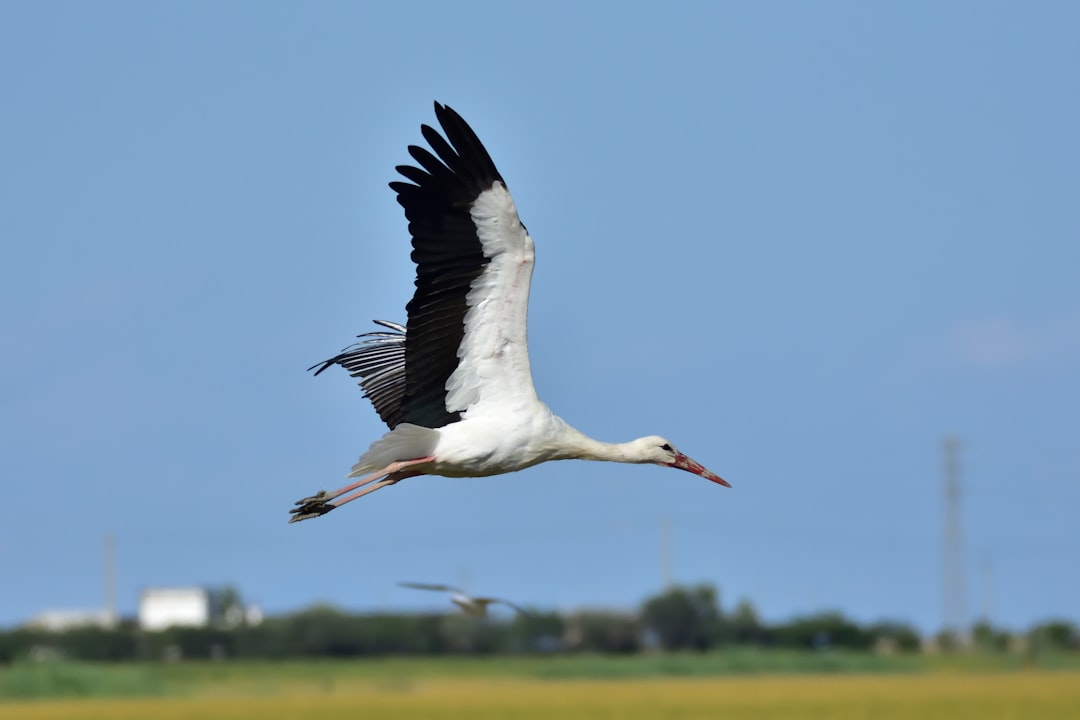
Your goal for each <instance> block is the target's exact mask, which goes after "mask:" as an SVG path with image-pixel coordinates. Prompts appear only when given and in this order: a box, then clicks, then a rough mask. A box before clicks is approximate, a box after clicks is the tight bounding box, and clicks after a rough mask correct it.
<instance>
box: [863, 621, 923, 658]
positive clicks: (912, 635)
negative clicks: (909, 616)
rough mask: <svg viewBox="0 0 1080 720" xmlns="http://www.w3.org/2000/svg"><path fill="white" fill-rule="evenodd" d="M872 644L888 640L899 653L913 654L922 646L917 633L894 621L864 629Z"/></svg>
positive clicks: (906, 625) (911, 628)
mask: <svg viewBox="0 0 1080 720" xmlns="http://www.w3.org/2000/svg"><path fill="white" fill-rule="evenodd" d="M866 632H867V633H869V635H870V636H871V637H872V638H874V642H879V641H881V640H888V641H889V642H891V643H893V645H894V647H895V649H896V650H897V651H899V652H915V651H917V650H918V649H919V647H920V645H921V644H922V642H921V638H920V637H919V633H918V631H917V630H915V628H913V627H912V626H911V625H908V624H907V623H903V622H900V621H896V620H882V621H881V622H877V623H874V624H873V625H871V626H870V627H868V628H866Z"/></svg>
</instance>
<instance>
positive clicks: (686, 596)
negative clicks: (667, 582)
mask: <svg viewBox="0 0 1080 720" xmlns="http://www.w3.org/2000/svg"><path fill="white" fill-rule="evenodd" d="M641 619H642V622H643V623H644V624H645V626H646V627H647V628H649V629H650V630H652V631H653V632H655V633H656V635H657V637H658V638H659V639H660V645H661V646H662V647H663V648H664V649H665V650H707V649H709V648H711V647H714V646H715V645H717V644H718V642H719V640H720V634H721V631H722V627H721V618H720V608H719V606H718V604H717V599H716V588H714V587H713V586H711V585H705V584H702V585H698V586H696V587H692V588H688V587H682V586H678V585H677V586H675V587H672V588H671V589H669V590H667V591H665V592H663V593H661V594H660V595H657V596H655V597H652V598H649V599H648V600H646V601H645V605H644V606H643V607H642V611H641Z"/></svg>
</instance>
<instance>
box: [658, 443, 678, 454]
mask: <svg viewBox="0 0 1080 720" xmlns="http://www.w3.org/2000/svg"><path fill="white" fill-rule="evenodd" d="M660 449H661V450H666V451H667V452H675V448H673V447H671V446H670V445H668V444H667V443H664V444H663V445H661V446H660Z"/></svg>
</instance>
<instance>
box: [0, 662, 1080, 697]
mask: <svg viewBox="0 0 1080 720" xmlns="http://www.w3.org/2000/svg"><path fill="white" fill-rule="evenodd" d="M1023 663H1024V660H1023V659H1022V658H1019V657H1016V656H1000V655H998V656H990V655H960V656H942V657H937V658H934V657H927V656H895V657H878V656H875V655H871V654H868V653H854V652H841V651H829V652H817V653H806V652H797V651H781V650H760V649H748V648H740V649H733V650H728V651H724V652H714V653H708V654H656V655H631V656H602V655H592V656H590V655H585V656H552V657H511V658H506V657H494V658H456V657H447V658H384V659H362V660H309V661H285V662H269V661H236V662H209V661H189V662H181V663H141V664H132V663H119V664H111V665H110V664H92V663H34V664H30V663H19V664H16V665H14V666H11V667H9V668H3V669H0V707H2V706H3V704H2V703H3V702H5V701H12V700H17V699H33V698H63V697H77V698H84V697H85V698H106V697H110V698H115V697H158V696H188V697H192V696H199V695H214V696H218V697H221V696H226V695H250V696H268V695H279V694H282V693H306V694H311V695H318V694H320V693H332V692H335V691H337V690H338V689H340V688H343V687H344V688H347V687H352V686H353V685H355V684H356V683H357V682H363V683H368V684H370V685H372V686H377V687H384V686H385V687H403V686H413V685H415V684H417V683H418V682H420V681H427V680H465V679H475V680H483V681H493V680H513V679H521V680H530V679H531V680H545V681H559V680H620V681H631V680H635V681H636V680H642V679H652V678H696V677H708V678H716V677H724V676H742V675H757V674H785V675H798V674H815V675H823V674H851V673H859V674H868V673H869V674H919V673H926V672H932V671H954V672H973V671H979V672H1000V671H1008V670H1017V669H1020V668H1021V666H1022V665H1023ZM1039 664H1040V666H1041V667H1044V668H1047V667H1049V668H1060V669H1069V668H1071V669H1072V670H1080V656H1061V657H1060V658H1059V657H1048V658H1043V659H1042V660H1041V661H1040V663H1039Z"/></svg>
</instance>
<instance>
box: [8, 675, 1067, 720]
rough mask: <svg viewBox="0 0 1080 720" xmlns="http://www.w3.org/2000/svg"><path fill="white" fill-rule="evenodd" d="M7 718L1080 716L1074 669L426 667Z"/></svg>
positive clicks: (12, 711) (50, 705)
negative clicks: (517, 670)
mask: <svg viewBox="0 0 1080 720" xmlns="http://www.w3.org/2000/svg"><path fill="white" fill-rule="evenodd" d="M0 716H2V717H4V718H12V719H13V720H15V719H18V720H68V719H69V718H79V719H80V720H99V719H100V720H126V719H128V718H130V719H131V720H136V719H138V720H143V719H144V718H155V720H181V719H184V720H187V719H190V720H238V719H239V718H260V719H265V720H277V719H280V720H298V719H300V718H308V717H311V718H319V720H338V719H339V718H340V719H342V720H344V719H345V718H348V719H349V720H355V719H356V718H379V719H380V720H381V719H382V718H391V719H393V718H410V719H411V718H415V719H417V720H420V719H428V718H461V719H462V720H465V719H468V720H485V719H486V718H491V719H492V720H494V719H496V718H498V719H499V720H514V719H520V720H526V719H531V718H536V719H537V720H539V719H544V720H547V719H549V718H551V719H554V718H620V719H626V720H632V719H634V718H641V719H642V720H646V719H651V718H680V719H683V720H688V719H690V718H723V719H724V720H742V719H744V718H745V719H753V720H769V719H772V718H784V719H785V720H790V719H792V718H798V719H802V718H806V719H810V720H813V719H816V718H821V719H822V720H825V719H828V720H847V719H849V718H851V719H854V718H873V720H900V719H901V718H905V719H906V718H912V719H917V720H936V719H938V718H940V719H941V720H947V719H948V720H952V719H954V718H978V719H979V720H997V719H998V718H1000V719H1002V720H1004V719H1005V718H1010V719H1015V720H1021V719H1023V720H1027V719H1028V718H1032V719H1034V718H1038V720H1053V719H1054V718H1080V673H1075V672H1061V673H1049V672H1030V673H1001V674H997V673H988V674H931V675H903V676H900V675H892V676H884V677H883V676H853V675H839V676H813V677H808V676H800V677H776V676H759V677H749V678H746V677H743V678H731V677H726V678H715V679H707V678H697V679H667V680H665V679H659V680H634V681H630V680H622V681H607V680H605V681H597V680H558V681H546V680H496V679H487V680H485V679H476V678H468V679H461V680H451V679H441V678H440V679H423V680H413V681H405V682H401V683H391V682H388V681H385V680H384V681H380V682H358V683H356V684H355V685H349V686H348V687H342V685H341V684H335V685H334V686H333V687H330V688H327V689H326V690H325V691H323V692H315V691H313V690H312V688H310V687H305V688H294V689H290V688H277V689H276V690H275V691H274V693H273V694H272V695H261V696H249V695H232V694H230V695H221V696H216V697H211V696H201V697H189V698H156V699H137V700H65V701H33V702H23V703H14V704H11V703H5V704H0Z"/></svg>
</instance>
